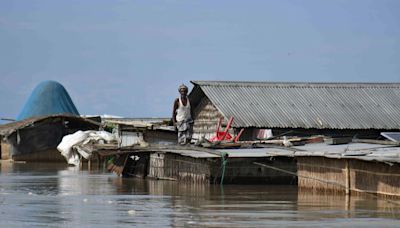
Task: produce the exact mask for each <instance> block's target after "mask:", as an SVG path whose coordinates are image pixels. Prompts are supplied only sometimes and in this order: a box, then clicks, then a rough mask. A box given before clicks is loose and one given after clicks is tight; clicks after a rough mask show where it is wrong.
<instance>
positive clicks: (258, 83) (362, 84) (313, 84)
mask: <svg viewBox="0 0 400 228" xmlns="http://www.w3.org/2000/svg"><path fill="white" fill-rule="evenodd" d="M191 83H192V84H194V85H199V86H260V87H261V86H278V87H279V86H282V87H291V86H292V87H400V83H398V82H275V81H191Z"/></svg>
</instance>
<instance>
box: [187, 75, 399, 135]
mask: <svg viewBox="0 0 400 228" xmlns="http://www.w3.org/2000/svg"><path fill="white" fill-rule="evenodd" d="M193 84H194V85H195V86H198V87H199V88H201V90H202V91H203V92H204V94H205V95H206V96H207V97H208V98H209V99H210V100H211V101H212V103H213V104H214V105H215V106H216V108H217V109H218V110H219V111H220V112H221V113H223V115H224V116H226V117H227V118H228V117H229V116H233V117H235V121H234V126H236V127H271V128H316V129H330V128H331V129H400V83H275V82H215V81H194V82H193Z"/></svg>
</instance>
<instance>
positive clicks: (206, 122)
mask: <svg viewBox="0 0 400 228" xmlns="http://www.w3.org/2000/svg"><path fill="white" fill-rule="evenodd" d="M193 112H194V114H193V115H194V117H193V118H194V120H195V121H194V126H193V138H195V139H200V138H201V137H205V138H206V139H210V138H211V137H213V136H215V131H216V130H217V124H218V121H219V120H220V119H221V118H223V117H224V116H223V115H222V114H221V113H220V112H219V111H218V109H217V108H216V107H215V106H214V105H213V104H212V103H211V101H210V100H209V99H208V98H207V97H204V98H203V99H202V100H201V102H200V104H199V105H198V106H197V107H196V109H195V110H193ZM227 118H228V117H227ZM226 123H227V120H226V119H225V120H224V122H223V123H222V124H223V125H224V126H226ZM229 133H230V134H232V133H233V130H231V131H230V132H229Z"/></svg>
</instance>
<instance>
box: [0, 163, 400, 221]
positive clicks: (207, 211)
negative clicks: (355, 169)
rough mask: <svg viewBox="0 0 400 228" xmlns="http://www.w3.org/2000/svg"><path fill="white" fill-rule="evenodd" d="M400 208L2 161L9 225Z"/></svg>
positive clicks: (293, 217)
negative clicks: (124, 177) (123, 176)
mask: <svg viewBox="0 0 400 228" xmlns="http://www.w3.org/2000/svg"><path fill="white" fill-rule="evenodd" d="M398 218H400V207H399V206H398V205H396V204H391V203H388V202H387V201H385V200H382V199H375V198H373V197H366V196H350V197H346V196H338V195H330V194H316V193H310V192H306V191H302V190H298V189H297V188H296V187H294V186H265V185H263V186H243V185H231V186H230V185H227V186H224V187H223V188H221V187H220V186H208V185H192V184H184V183H178V182H173V181H155V180H142V179H123V178H119V177H116V176H114V175H113V174H109V173H104V172H101V171H97V172H89V171H80V170H78V169H76V168H72V167H68V166H66V165H64V164H38V163H36V164H35V163H33V164H12V163H9V162H4V161H3V162H2V163H1V173H0V219H1V221H2V227H20V226H32V225H33V226H48V225H55V226H103V227H109V226H125V225H126V226H132V225H136V226H148V227H155V226H157V227H183V226H195V227H198V226H209V227H265V226H267V225H268V226H277V227H278V226H279V227H280V226H291V227H292V226H298V227H304V226H344V225H346V226H371V227H375V226H380V227H381V226H396V225H397V223H398Z"/></svg>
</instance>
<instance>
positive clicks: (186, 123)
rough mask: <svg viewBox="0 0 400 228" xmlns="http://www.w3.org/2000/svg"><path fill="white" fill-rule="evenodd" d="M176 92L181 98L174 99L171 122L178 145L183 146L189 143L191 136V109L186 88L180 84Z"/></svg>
mask: <svg viewBox="0 0 400 228" xmlns="http://www.w3.org/2000/svg"><path fill="white" fill-rule="evenodd" d="M178 91H179V93H180V94H181V96H180V97H179V98H176V99H175V102H174V108H173V111H172V121H173V123H174V126H176V128H177V129H178V144H180V145H185V144H188V143H190V141H191V139H192V134H193V119H192V109H191V108H190V102H189V98H188V96H187V94H188V87H187V86H185V85H184V84H182V85H180V86H179V89H178Z"/></svg>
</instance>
